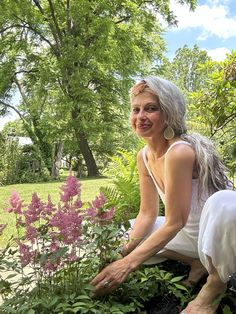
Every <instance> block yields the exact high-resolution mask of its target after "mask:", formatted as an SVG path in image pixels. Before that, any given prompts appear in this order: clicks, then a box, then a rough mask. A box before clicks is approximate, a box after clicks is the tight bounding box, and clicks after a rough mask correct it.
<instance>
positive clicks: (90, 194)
mask: <svg viewBox="0 0 236 314" xmlns="http://www.w3.org/2000/svg"><path fill="white" fill-rule="evenodd" d="M79 181H80V182H81V192H82V193H81V199H82V201H83V202H88V201H91V200H93V199H94V198H95V196H96V195H98V193H99V189H100V187H101V186H107V185H111V184H112V181H111V179H107V178H95V179H79ZM62 184H63V181H62V182H50V183H48V182H46V183H27V184H14V185H8V186H2V187H0V215H1V219H0V223H1V224H5V223H7V224H8V226H7V229H6V230H5V231H4V233H3V235H2V236H1V237H0V247H2V246H3V245H4V244H5V243H6V241H7V239H9V238H10V236H11V235H12V234H15V231H16V230H15V216H14V215H13V214H9V213H8V212H6V211H5V210H4V209H5V208H7V207H9V205H8V200H9V198H10V195H11V192H12V191H13V190H16V191H17V192H18V194H19V195H20V197H21V199H23V200H24V203H25V204H28V203H29V202H30V201H31V197H32V193H34V192H37V194H38V196H39V197H40V198H41V200H43V201H46V200H47V198H48V194H50V195H51V197H52V201H53V202H54V203H55V204H56V203H57V202H58V201H59V193H60V190H59V187H61V186H62Z"/></svg>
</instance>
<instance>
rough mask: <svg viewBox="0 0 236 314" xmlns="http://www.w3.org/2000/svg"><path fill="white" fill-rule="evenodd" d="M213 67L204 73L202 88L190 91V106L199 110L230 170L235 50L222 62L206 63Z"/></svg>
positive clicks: (233, 162) (235, 113)
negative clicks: (212, 69)
mask: <svg viewBox="0 0 236 314" xmlns="http://www.w3.org/2000/svg"><path fill="white" fill-rule="evenodd" d="M206 67H208V68H209V67H212V68H214V69H215V70H214V71H213V72H212V73H211V74H209V75H208V79H207V80H206V81H205V85H204V87H202V88H201V89H200V90H198V91H196V92H195V93H192V95H191V105H192V107H193V108H194V110H195V111H197V112H200V113H201V114H199V118H200V121H201V122H202V123H203V124H204V127H205V130H206V131H207V132H208V134H209V135H210V136H211V137H212V138H214V139H215V140H216V141H217V142H218V143H219V144H220V146H221V153H222V156H224V159H225V161H226V163H227V164H228V166H229V168H230V169H231V170H232V172H234V171H235V166H236V159H235V157H236V141H235V139H236V132H235V119H236V52H234V51H232V52H231V53H230V54H228V56H227V58H226V59H225V61H223V62H218V63H217V68H216V64H215V63H214V62H212V63H209V64H207V65H206Z"/></svg>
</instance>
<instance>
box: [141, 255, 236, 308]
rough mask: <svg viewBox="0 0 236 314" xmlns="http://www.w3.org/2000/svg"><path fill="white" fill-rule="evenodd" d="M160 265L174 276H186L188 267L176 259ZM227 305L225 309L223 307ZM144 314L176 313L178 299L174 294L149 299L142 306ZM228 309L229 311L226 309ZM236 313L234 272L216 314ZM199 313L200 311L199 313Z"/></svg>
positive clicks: (202, 282)
mask: <svg viewBox="0 0 236 314" xmlns="http://www.w3.org/2000/svg"><path fill="white" fill-rule="evenodd" d="M161 267H162V268H163V269H164V270H167V271H169V272H172V273H173V274H174V276H180V275H183V276H185V275H186V276H187V274H188V272H189V267H188V266H187V265H185V264H183V263H180V262H176V261H165V262H163V263H161ZM204 283H205V280H202V281H200V282H199V284H198V285H197V286H196V287H195V288H194V289H193V290H192V291H191V295H192V296H194V295H196V294H197V293H198V292H199V291H200V289H201V287H202V285H203V284H204ZM227 306H228V309H227V311H226V310H225V312H224V309H225V308H226V307H227ZM144 309H145V310H144V312H143V313H145V314H178V313H180V311H181V307H180V304H179V300H178V299H177V298H176V297H175V296H174V295H169V296H164V297H163V296H157V297H154V298H152V299H151V300H149V301H148V302H147V303H146V304H145V306H144ZM228 310H230V312H229V311H228ZM225 313H227V314H231V313H232V314H236V274H234V275H233V276H232V277H231V279H230V281H229V283H228V289H227V292H226V295H225V297H224V298H223V299H222V300H221V303H220V306H219V308H218V310H217V314H225ZM199 314H200V313H199Z"/></svg>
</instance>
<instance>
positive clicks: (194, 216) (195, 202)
mask: <svg viewBox="0 0 236 314" xmlns="http://www.w3.org/2000/svg"><path fill="white" fill-rule="evenodd" d="M179 144H184V145H188V146H191V144H190V143H188V142H186V141H178V142H175V143H173V144H172V145H170V147H169V148H168V150H167V151H166V153H165V155H166V154H167V153H168V152H169V150H170V149H171V148H172V147H174V146H175V145H179ZM142 156H143V161H144V164H145V166H146V168H147V170H148V173H149V175H150V177H151V178H152V180H153V183H154V184H155V186H156V189H157V191H158V194H159V195H160V197H161V200H162V202H163V204H164V205H165V194H164V192H163V191H162V190H161V188H160V187H159V185H158V183H157V181H156V180H155V178H154V176H153V174H152V172H151V170H150V169H149V166H148V161H147V146H145V147H144V148H143V150H142ZM209 196H210V195H209V194H208V193H204V192H203V193H202V195H201V198H200V199H199V196H198V179H192V200H191V208H190V212H189V216H188V220H187V223H186V225H185V226H184V228H183V229H182V230H184V231H185V232H186V233H187V234H188V235H189V236H190V237H192V238H194V239H195V240H197V238H198V233H199V221H200V216H201V212H202V209H203V206H204V204H205V202H206V200H207V199H208V197H209Z"/></svg>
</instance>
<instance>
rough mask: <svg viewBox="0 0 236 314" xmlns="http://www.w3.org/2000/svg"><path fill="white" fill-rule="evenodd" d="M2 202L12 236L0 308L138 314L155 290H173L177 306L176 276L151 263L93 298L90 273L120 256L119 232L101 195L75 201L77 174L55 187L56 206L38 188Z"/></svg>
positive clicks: (1, 269) (1, 258)
mask: <svg viewBox="0 0 236 314" xmlns="http://www.w3.org/2000/svg"><path fill="white" fill-rule="evenodd" d="M9 203H10V204H9V207H8V208H7V209H6V210H7V211H8V212H9V215H15V221H16V229H17V236H16V237H14V238H13V237H12V238H11V239H10V242H9V243H8V245H7V246H6V247H5V248H4V249H2V250H1V251H0V276H1V277H0V293H1V296H2V304H1V306H0V312H1V313H19V314H21V313H22V314H23V313H24V314H33V313H48V314H49V313H61V314H62V313H65V314H66V313H116V314H118V313H141V312H140V311H141V310H142V309H143V308H144V307H145V302H147V301H148V300H150V299H151V298H152V297H154V296H155V295H161V296H164V295H165V296H167V295H175V297H176V298H178V300H179V304H180V305H181V304H183V303H184V302H185V301H186V299H187V298H188V297H189V294H188V292H187V289H186V288H184V287H183V286H182V285H181V284H180V280H181V279H182V277H179V276H177V277H174V276H173V274H171V273H170V272H167V271H165V270H163V269H161V268H158V267H157V266H155V267H145V266H142V267H140V268H139V269H138V270H136V271H135V272H133V273H132V274H131V275H130V276H129V277H128V279H127V280H126V281H125V282H124V283H123V284H122V285H121V286H120V287H119V288H118V289H116V290H115V291H114V292H113V293H112V294H110V295H108V296H103V297H101V298H99V299H98V298H95V297H94V296H93V288H92V286H91V285H90V281H91V279H92V278H94V276H95V275H96V273H98V272H99V271H100V270H101V269H102V268H103V267H104V266H105V265H106V264H107V263H110V262H111V261H113V260H115V259H117V258H119V253H118V250H119V246H120V245H121V242H122V241H123V238H124V235H125V232H126V231H124V228H122V226H121V222H119V221H118V220H117V219H114V215H115V208H114V207H110V205H109V204H108V202H107V201H106V198H105V196H104V194H102V193H100V195H98V196H97V197H96V198H95V199H94V200H92V201H91V202H86V203H84V202H83V201H82V200H81V184H80V182H79V181H78V180H77V179H76V177H74V176H69V177H68V178H67V180H66V182H65V183H64V184H63V185H62V186H61V188H60V200H59V202H58V204H54V203H53V201H52V199H51V197H50V195H49V196H48V201H47V202H43V201H41V199H40V198H39V196H38V195H37V193H34V194H33V195H32V200H31V202H30V204H25V203H24V201H23V200H22V199H21V198H20V196H19V195H18V193H17V192H16V191H13V192H12V195H11V198H10V202H9ZM4 228H6V225H1V226H0V233H2V232H4Z"/></svg>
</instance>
